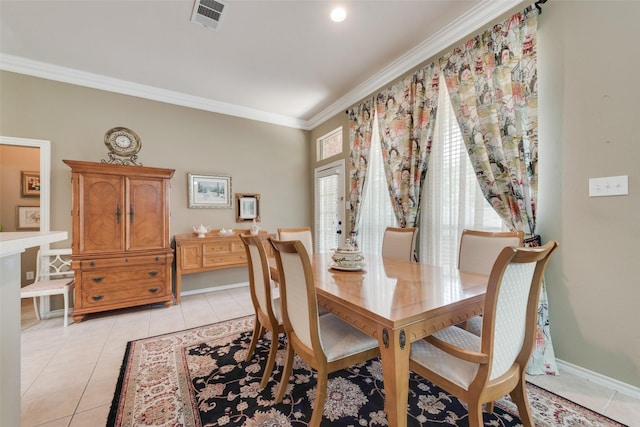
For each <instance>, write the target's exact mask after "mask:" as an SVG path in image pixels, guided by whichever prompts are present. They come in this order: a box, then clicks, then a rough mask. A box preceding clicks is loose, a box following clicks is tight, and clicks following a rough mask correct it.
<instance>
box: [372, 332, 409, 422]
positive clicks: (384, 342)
mask: <svg viewBox="0 0 640 427" xmlns="http://www.w3.org/2000/svg"><path fill="white" fill-rule="evenodd" d="M378 336H379V337H380V338H379V340H380V356H381V359H382V376H383V378H384V394H385V396H386V398H385V402H384V408H385V412H386V413H387V419H388V421H389V427H406V426H407V404H408V399H409V353H410V350H411V343H410V342H409V339H408V337H407V336H406V333H405V331H404V329H399V330H389V329H383V330H382V331H381V333H380V334H379V335H378Z"/></svg>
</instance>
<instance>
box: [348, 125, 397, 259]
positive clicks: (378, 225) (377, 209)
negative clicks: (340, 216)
mask: <svg viewBox="0 0 640 427" xmlns="http://www.w3.org/2000/svg"><path fill="white" fill-rule="evenodd" d="M360 209H361V212H362V214H361V215H360V221H359V224H358V239H357V244H358V247H359V248H360V250H361V251H362V252H365V253H378V254H379V253H381V252H382V237H383V235H384V230H385V228H387V227H397V220H396V216H395V214H394V213H393V208H392V207H391V198H390V197H389V190H388V188H387V180H386V178H385V172H384V166H383V163H382V151H381V149H380V132H379V131H378V118H377V116H374V118H373V132H372V136H371V148H370V151H369V167H368V168H367V179H366V180H365V184H364V190H363V195H362V203H361V205H360Z"/></svg>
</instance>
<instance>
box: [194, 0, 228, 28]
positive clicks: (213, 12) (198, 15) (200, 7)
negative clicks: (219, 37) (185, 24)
mask: <svg viewBox="0 0 640 427" xmlns="http://www.w3.org/2000/svg"><path fill="white" fill-rule="evenodd" d="M226 7H227V5H226V3H224V2H221V1H220V0H196V4H195V6H194V7H193V15H191V22H197V23H199V24H202V25H204V26H205V27H209V28H213V29H214V30H217V29H218V28H219V27H220V21H221V20H222V16H223V11H224V9H225V8H226Z"/></svg>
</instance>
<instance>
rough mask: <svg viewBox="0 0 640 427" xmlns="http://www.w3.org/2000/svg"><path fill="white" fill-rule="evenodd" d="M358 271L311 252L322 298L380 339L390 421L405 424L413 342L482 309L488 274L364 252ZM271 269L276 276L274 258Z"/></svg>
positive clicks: (325, 305) (331, 308) (394, 425)
mask: <svg viewBox="0 0 640 427" xmlns="http://www.w3.org/2000/svg"><path fill="white" fill-rule="evenodd" d="M364 256H365V266H364V267H363V268H362V270H360V271H344V270H336V269H334V268H331V267H330V264H331V262H332V260H331V254H329V253H320V254H314V255H312V258H311V261H312V266H313V271H314V278H315V284H316V292H317V296H318V304H319V305H320V306H321V307H323V308H325V309H326V310H328V311H330V312H331V313H333V314H334V315H336V316H338V317H340V318H341V319H343V320H344V321H346V322H348V323H350V324H351V325H353V326H355V327H357V328H358V329H360V330H361V331H363V332H365V333H366V334H368V335H370V336H372V337H374V338H376V339H377V340H378V342H379V344H380V354H381V360H382V374H383V380H384V390H385V396H386V399H385V412H386V414H387V419H388V422H389V426H392V427H405V426H406V425H407V402H408V395H409V353H410V350H411V343H412V342H414V341H416V340H419V339H422V338H424V337H426V336H428V335H431V334H433V333H434V332H437V331H439V330H441V329H443V328H446V327H448V326H451V325H455V324H458V323H460V322H463V321H465V320H467V319H469V318H470V317H472V316H476V315H479V314H482V308H483V304H484V297H485V293H486V288H487V282H488V279H489V277H488V276H485V275H480V274H471V273H463V272H460V271H459V270H457V269H456V268H448V267H437V266H433V265H427V264H421V263H416V262H409V261H401V260H395V259H387V258H382V256H380V255H371V254H365V255H364ZM271 274H272V277H273V278H274V280H275V281H278V271H277V267H275V263H272V264H271Z"/></svg>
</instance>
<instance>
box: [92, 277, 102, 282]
mask: <svg viewBox="0 0 640 427" xmlns="http://www.w3.org/2000/svg"><path fill="white" fill-rule="evenodd" d="M91 280H93V281H94V282H96V283H100V282H102V281H103V280H104V277H102V276H98V277H93V278H92V279H91Z"/></svg>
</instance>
